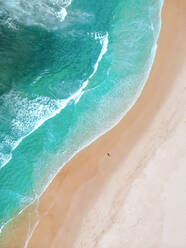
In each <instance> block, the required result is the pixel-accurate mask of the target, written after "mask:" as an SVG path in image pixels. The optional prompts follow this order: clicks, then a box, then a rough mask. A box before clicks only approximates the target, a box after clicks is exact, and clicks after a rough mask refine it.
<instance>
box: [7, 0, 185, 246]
mask: <svg viewBox="0 0 186 248" xmlns="http://www.w3.org/2000/svg"><path fill="white" fill-rule="evenodd" d="M185 82H186V1H185V0H165V5H164V8H163V27H162V31H161V35H160V40H159V46H158V52H157V56H156V59H155V63H154V65H153V68H152V71H151V75H150V78H149V80H148V83H147V84H146V86H145V89H144V91H143V93H142V95H141V97H140V98H139V100H138V102H137V103H136V105H135V106H134V107H133V109H132V110H131V111H129V113H128V114H127V115H126V116H125V118H124V119H123V120H122V121H121V122H120V123H119V125H117V126H116V127H115V128H114V129H112V130H111V131H110V132H108V133H107V134H105V135H104V136H102V137H101V138H99V139H98V140H97V141H95V142H94V143H93V144H91V145H90V146H89V147H87V148H86V149H84V150H83V151H82V152H80V153H79V154H78V155H77V156H76V157H75V158H74V159H72V161H71V162H70V163H69V164H68V165H67V166H65V168H63V169H62V171H61V172H60V173H59V174H58V175H57V177H56V178H55V180H54V181H53V183H52V184H51V185H50V186H49V188H48V190H47V191H46V192H45V193H44V195H43V196H42V198H41V200H40V204H39V215H40V221H39V222H38V223H36V224H37V226H36V229H35V231H34V233H33V235H32V238H31V239H30V242H29V244H28V248H93V247H94V248H124V247H125V248H185V247H186V180H185V178H186V118H185V112H184V110H186V95H185V92H186V83H185ZM184 118H185V119H184ZM107 153H109V154H107ZM28 213H29V211H27V214H24V215H25V216H27V218H29V214H28ZM30 213H31V211H30ZM36 214H37V213H36ZM22 218H23V217H22ZM24 218H25V217H24ZM24 218H23V219H24ZM25 223H26V222H25ZM27 230H28V224H27ZM14 235H15V236H14V237H13V238H12V240H14V243H13V244H12V245H11V246H6V247H7V248H20V247H21V246H20V245H19V246H18V245H17V242H18V241H17V240H21V237H22V239H23V240H24V238H25V236H24V234H23V233H22V234H21V232H20V230H19V231H17V232H15V234H14ZM4 247H5V246H4ZM25 247H26V246H25Z"/></svg>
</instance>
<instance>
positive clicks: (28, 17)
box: [0, 0, 163, 230]
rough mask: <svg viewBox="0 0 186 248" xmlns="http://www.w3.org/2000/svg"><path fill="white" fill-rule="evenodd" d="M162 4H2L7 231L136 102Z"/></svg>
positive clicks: (2, 220)
mask: <svg viewBox="0 0 186 248" xmlns="http://www.w3.org/2000/svg"><path fill="white" fill-rule="evenodd" d="M162 4H163V0H148V1H146V0H107V1H105V0H98V1H95V0H37V1H36V0H31V1H26V0H6V1H5V0H0V230H2V229H3V227H4V226H5V225H6V224H7V223H8V222H10V221H11V220H12V219H14V218H15V217H16V216H17V215H18V214H19V213H20V212H22V211H23V209H25V208H26V207H27V206H29V205H30V204H31V203H33V202H34V201H35V200H37V199H38V198H39V196H40V195H41V194H42V193H43V192H44V191H45V189H46V188H47V186H48V185H49V184H50V183H51V181H52V180H53V178H54V177H55V175H56V174H57V173H58V172H59V170H60V169H61V168H62V167H63V166H64V165H65V164H66V163H67V162H68V161H69V160H70V159H71V158H72V157H73V156H74V155H75V154H77V153H78V152H79V151H80V150H81V149H83V148H84V147H86V146H87V145H88V144H90V143H91V142H92V141H94V140H95V139H96V138H98V137H99V136H101V135H102V134H104V133H105V132H106V131H108V130H110V129H111V128H112V127H114V126H115V125H116V124H117V123H118V122H119V120H120V119H121V118H122V117H123V116H124V115H125V114H126V113H127V112H128V111H129V110H130V108H131V107H132V106H133V105H134V103H135V102H136V100H137V99H138V97H139V96H140V94H141V91H142V89H143V87H144V85H145V83H146V81H147V78H148V76H149V73H150V69H151V67H152V64H153V60H154V57H155V53H156V48H157V40H158V36H159V32H160V28H161V9H162ZM147 104H148V103H147ZM87 166H89V165H88V164H87Z"/></svg>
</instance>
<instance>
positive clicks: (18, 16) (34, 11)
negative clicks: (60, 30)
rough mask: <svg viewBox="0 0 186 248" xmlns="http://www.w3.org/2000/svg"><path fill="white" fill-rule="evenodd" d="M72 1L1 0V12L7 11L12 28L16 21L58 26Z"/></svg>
mask: <svg viewBox="0 0 186 248" xmlns="http://www.w3.org/2000/svg"><path fill="white" fill-rule="evenodd" d="M71 2H72V0H32V1H27V0H6V1H4V0H0V9H1V13H0V14H2V13H6V15H7V19H6V22H7V24H8V26H9V27H10V28H11V27H12V28H16V23H21V24H24V25H27V26H32V25H38V26H43V27H45V28H47V29H48V28H56V27H57V25H58V24H60V22H62V21H64V20H65V17H66V15H67V10H66V8H67V7H68V6H69V5H70V4H71Z"/></svg>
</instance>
